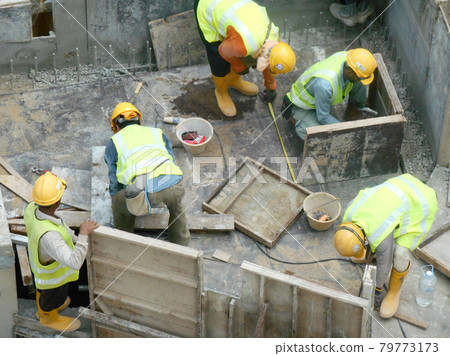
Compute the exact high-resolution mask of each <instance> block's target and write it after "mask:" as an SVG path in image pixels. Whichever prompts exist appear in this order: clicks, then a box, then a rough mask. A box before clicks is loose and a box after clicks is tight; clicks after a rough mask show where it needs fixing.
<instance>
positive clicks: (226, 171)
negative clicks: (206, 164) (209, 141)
mask: <svg viewBox="0 0 450 356" xmlns="http://www.w3.org/2000/svg"><path fill="white" fill-rule="evenodd" d="M214 135H216V137H217V140H218V141H219V145H220V150H221V151H222V157H223V164H224V170H225V172H224V173H225V177H226V178H228V173H229V172H228V163H227V156H226V155H225V150H224V148H223V144H222V140H221V139H220V136H219V134H218V133H217V131H216V130H214Z"/></svg>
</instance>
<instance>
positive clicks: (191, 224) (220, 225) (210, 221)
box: [135, 213, 234, 231]
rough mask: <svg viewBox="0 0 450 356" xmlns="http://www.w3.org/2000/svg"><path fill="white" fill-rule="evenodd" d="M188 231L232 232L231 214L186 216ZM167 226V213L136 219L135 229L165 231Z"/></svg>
mask: <svg viewBox="0 0 450 356" xmlns="http://www.w3.org/2000/svg"><path fill="white" fill-rule="evenodd" d="M186 220H187V224H188V228H189V230H190V231H232V230H234V216H233V215H231V214H226V215H217V214H201V215H186ZM168 225H169V213H150V215H148V216H140V217H137V219H136V223H135V228H136V229H142V230H165V229H167V227H168Z"/></svg>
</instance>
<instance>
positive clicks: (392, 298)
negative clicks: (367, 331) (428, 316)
mask: <svg viewBox="0 0 450 356" xmlns="http://www.w3.org/2000/svg"><path fill="white" fill-rule="evenodd" d="M409 266H410V265H409V264H408V268H407V269H406V271H405V272H401V273H400V272H397V270H396V269H395V268H394V267H392V271H391V278H390V280H389V287H388V291H387V294H386V296H385V297H384V299H383V301H382V302H381V307H380V316H381V317H382V318H386V319H388V318H392V316H394V314H395V312H396V311H397V309H398V302H399V300H400V290H401V288H402V284H403V281H404V280H405V277H406V275H407V274H408V272H409Z"/></svg>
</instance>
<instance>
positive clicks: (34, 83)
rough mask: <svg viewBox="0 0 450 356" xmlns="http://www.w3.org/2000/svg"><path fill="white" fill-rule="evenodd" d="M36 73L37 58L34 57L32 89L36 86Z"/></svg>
mask: <svg viewBox="0 0 450 356" xmlns="http://www.w3.org/2000/svg"><path fill="white" fill-rule="evenodd" d="M37 72H38V61H37V57H34V75H33V88H34V87H35V86H36V77H37Z"/></svg>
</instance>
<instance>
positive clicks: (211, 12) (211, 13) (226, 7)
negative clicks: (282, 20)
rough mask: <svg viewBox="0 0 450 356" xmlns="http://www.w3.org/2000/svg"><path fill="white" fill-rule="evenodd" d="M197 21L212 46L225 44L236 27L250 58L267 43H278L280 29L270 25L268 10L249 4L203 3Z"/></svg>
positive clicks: (243, 0)
mask: <svg viewBox="0 0 450 356" xmlns="http://www.w3.org/2000/svg"><path fill="white" fill-rule="evenodd" d="M197 21H198V24H199V27H200V29H201V30H202V32H203V35H204V37H205V39H206V41H208V42H210V43H211V42H217V41H223V40H224V39H225V38H226V37H227V35H228V33H227V29H228V26H233V28H234V29H235V30H236V31H237V32H238V33H239V34H240V35H241V37H242V40H243V41H244V44H245V48H246V49H247V56H248V55H254V54H256V53H257V52H258V51H259V50H260V48H261V47H262V46H263V44H264V41H265V40H266V39H270V40H273V41H278V39H279V38H278V37H279V36H278V27H276V26H275V25H274V24H272V23H271V22H270V20H269V16H268V15H267V12H266V8H265V7H262V6H259V5H258V4H256V3H255V2H253V1H250V0H200V2H199V3H198V7H197ZM269 26H270V30H269ZM268 31H269V34H268V35H267V33H268Z"/></svg>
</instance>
